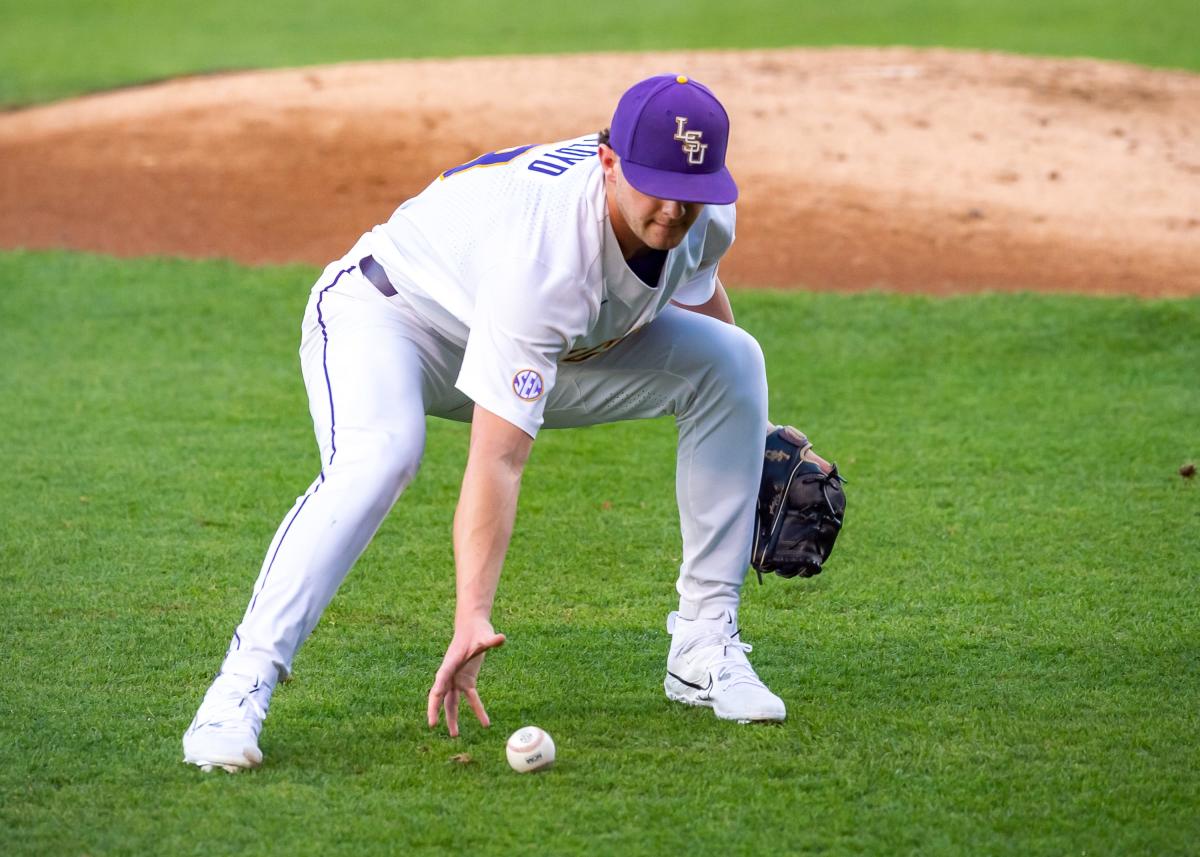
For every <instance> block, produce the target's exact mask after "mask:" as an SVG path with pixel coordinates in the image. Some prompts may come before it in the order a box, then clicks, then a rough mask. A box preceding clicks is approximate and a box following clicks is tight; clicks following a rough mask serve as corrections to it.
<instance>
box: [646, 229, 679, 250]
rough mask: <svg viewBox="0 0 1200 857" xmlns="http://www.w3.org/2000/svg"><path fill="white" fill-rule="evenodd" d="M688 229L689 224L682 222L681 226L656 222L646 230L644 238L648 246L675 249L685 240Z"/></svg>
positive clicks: (658, 248)
mask: <svg viewBox="0 0 1200 857" xmlns="http://www.w3.org/2000/svg"><path fill="white" fill-rule="evenodd" d="M687 231H688V228H687V226H685V225H682V224H680V225H679V226H661V225H659V224H655V225H654V226H653V227H651V228H650V229H648V230H647V231H646V235H645V238H644V239H643V240H644V241H645V242H646V246H647V247H649V248H651V249H652V250H674V249H675V248H676V247H678V246H679V245H680V244H681V243H682V242H683V239H684V237H685V236H686V235H687Z"/></svg>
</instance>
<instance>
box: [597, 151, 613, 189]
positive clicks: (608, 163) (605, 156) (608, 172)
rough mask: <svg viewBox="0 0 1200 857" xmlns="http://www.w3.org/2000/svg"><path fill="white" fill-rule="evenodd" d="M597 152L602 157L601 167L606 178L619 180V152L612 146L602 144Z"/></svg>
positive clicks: (606, 179)
mask: <svg viewBox="0 0 1200 857" xmlns="http://www.w3.org/2000/svg"><path fill="white" fill-rule="evenodd" d="M597 154H598V155H599V157H600V167H601V169H603V170H604V180H605V181H610V182H615V181H616V180H617V153H616V152H614V151H613V150H612V148H611V147H609V146H606V145H604V144H603V143H601V144H600V146H599V149H598V152H597Z"/></svg>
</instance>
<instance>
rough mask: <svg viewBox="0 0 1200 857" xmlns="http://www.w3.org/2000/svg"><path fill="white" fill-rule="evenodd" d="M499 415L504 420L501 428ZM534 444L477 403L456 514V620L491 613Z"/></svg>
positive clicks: (457, 621) (461, 620)
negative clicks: (497, 423)
mask: <svg viewBox="0 0 1200 857" xmlns="http://www.w3.org/2000/svg"><path fill="white" fill-rule="evenodd" d="M494 421H499V422H501V423H503V427H501V428H500V429H499V431H497V428H496V425H495V422H494ZM508 429H512V431H511V432H510V431H508ZM513 432H517V434H515V435H514V434H513ZM531 444H532V440H531V439H530V438H529V436H528V435H525V434H524V433H522V432H519V430H517V429H515V427H513V426H511V425H510V424H508V423H504V422H503V421H502V420H500V418H499V417H496V416H495V415H493V414H490V413H488V412H487V411H483V410H482V409H480V408H477V409H476V414H475V425H474V426H473V428H472V431H471V450H470V454H469V455H468V458H467V467H466V471H465V473H464V474H463V485H462V492H461V494H460V495H459V500H458V508H457V510H456V511H455V514H454V559H455V568H456V591H457V603H456V609H455V623H456V624H459V623H461V622H464V621H468V620H470V619H474V618H480V617H481V618H484V619H487V618H489V617H490V616H491V612H492V603H493V601H494V600H495V597H496V588H497V586H498V585H499V582H500V572H501V569H502V568H503V566H504V557H505V554H507V553H508V544H509V540H510V539H511V537H512V530H513V523H514V521H515V520H516V516H517V497H518V495H519V494H520V489H521V474H522V473H523V472H524V469H525V461H526V460H527V458H528V456H529V450H530V447H531Z"/></svg>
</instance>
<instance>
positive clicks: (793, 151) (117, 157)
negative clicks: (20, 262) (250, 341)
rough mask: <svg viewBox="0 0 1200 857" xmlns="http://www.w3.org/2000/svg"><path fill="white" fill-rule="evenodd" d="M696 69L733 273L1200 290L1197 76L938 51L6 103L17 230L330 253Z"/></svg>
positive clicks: (467, 62) (3, 222)
mask: <svg viewBox="0 0 1200 857" xmlns="http://www.w3.org/2000/svg"><path fill="white" fill-rule="evenodd" d="M675 71H679V72H684V73H687V74H690V75H692V76H694V77H695V78H697V79H699V80H701V81H703V82H705V83H707V84H708V85H709V86H711V87H712V88H713V89H714V90H716V92H717V93H718V94H719V95H720V96H721V97H722V99H723V100H724V101H725V103H726V105H727V107H728V108H729V112H730V114H731V116H732V120H733V140H732V143H731V148H730V155H729V163H730V167H731V169H732V170H733V173H734V175H735V176H736V177H737V179H738V182H739V184H740V186H741V190H742V196H741V200H740V201H739V208H738V211H739V223H738V227H739V228H738V242H737V244H736V245H735V247H734V249H733V251H732V253H731V255H730V258H729V259H728V261H727V263H726V264H725V265H724V266H723V268H722V270H723V272H724V278H725V279H726V280H727V281H729V282H731V283H734V284H741V285H794V284H800V285H806V286H809V287H815V288H836V289H858V288H870V287H883V288H895V289H914V290H921V291H935V292H951V291H965V290H974V289H984V288H992V289H1025V288H1033V289H1061V290H1072V291H1086V292H1107V293H1117V292H1134V293H1139V294H1146V295H1184V294H1200V75H1194V74H1189V73H1185V72H1171V71H1155V70H1149V69H1144V68H1139V67H1136V66H1131V65H1124V64H1118V63H1104V62H1093V61H1087V60H1039V59H1029V58H1023V57H1015V56H1007V55H1001V54H980V53H965V52H952V51H940V50H933V51H927V50H909V49H888V50H782V51H754V52H718V53H669V54H604V55H572V56H539V57H525V58H508V59H462V60H449V61H432V60H423V61H404V62H387V63H356V64H350V65H340V66H332V67H321V68H310V69H297V70H283V71H270V72H255V73H247V74H231V75H222V76H215V77H203V78H191V79H185V80H178V81H172V82H168V83H163V84H159V85H154V86H146V87H140V88H135V89H129V90H124V91H119V92H113V93H106V94H102V95H97V96H92V97H88V98H81V99H76V100H73V101H69V102H64V103H60V104H54V105H50V106H48V107H39V108H35V109H30V110H23V111H17V112H11V113H8V114H3V115H0V246H5V247H17V246H24V247H77V248H83V249H89V250H99V251H105V252H110V253H116V254H122V255H134V254H148V253H154V254H182V255H187V256H230V257H233V258H235V259H240V260H243V261H246V262H282V261H305V262H311V263H315V264H324V263H325V262H327V261H329V260H331V259H334V258H336V257H338V256H340V255H341V254H342V253H343V252H344V251H345V250H346V249H347V248H348V247H349V246H350V244H351V243H352V242H353V241H354V240H355V238H356V237H357V236H358V235H359V234H360V233H361V232H363V231H365V230H366V229H368V228H369V227H371V226H372V225H373V224H375V223H377V222H379V221H381V220H384V219H386V218H387V217H388V215H389V214H390V212H391V211H392V209H393V208H394V207H395V206H396V205H397V204H399V203H400V202H401V201H402V200H403V199H404V198H405V197H407V196H410V195H412V194H414V193H416V192H418V191H419V190H420V189H421V188H422V187H424V185H425V184H426V183H428V182H429V180H430V179H431V178H432V177H434V176H435V175H437V174H438V173H439V172H440V171H442V170H444V169H446V168H447V167H450V166H453V165H455V164H457V163H461V162H463V161H466V160H469V159H471V158H472V157H474V156H475V155H477V154H480V153H481V152H485V151H488V150H491V149H496V148H502V147H506V146H512V145H517V144H520V143H525V142H539V141H549V140H554V139H559V138H562V137H567V136H572V135H575V134H581V133H586V132H588V131H592V130H595V129H597V128H599V127H602V126H603V125H605V124H607V122H608V119H609V117H610V115H611V112H612V108H613V106H614V105H615V103H616V100H617V98H618V96H619V95H620V93H621V92H622V91H623V89H624V88H625V87H626V86H627V85H628V84H630V83H631V82H633V81H635V80H637V79H639V78H641V77H644V76H648V75H650V74H657V73H662V72H675Z"/></svg>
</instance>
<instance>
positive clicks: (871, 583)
mask: <svg viewBox="0 0 1200 857" xmlns="http://www.w3.org/2000/svg"><path fill="white" fill-rule="evenodd" d="M828 44H913V45H948V46H956V47H973V48H985V49H1000V50H1012V51H1025V52H1031V53H1043V54H1053V55H1065V56H1076V55H1083V56H1097V57H1107V58H1113V59H1125V60H1132V61H1137V62H1142V63H1147V64H1151V65H1158V66H1171V67H1182V68H1190V69H1200V49H1197V45H1200V15H1197V14H1196V10H1195V4H1194V2H1192V0H1154V2H1151V3H1145V4H1135V3H1133V2H1130V0H1121V2H1116V1H1115V0H1112V1H1111V2H1103V3H1085V2H1081V0H1071V2H1067V3H1055V4H1046V3H1032V2H1020V3H1017V2H1011V0H976V2H967V0H906V2H902V0H880V2H872V3H867V2H862V0H855V1H854V2H849V3H843V4H836V8H835V6H834V4H816V3H810V2H805V3H796V4H785V3H781V2H769V0H748V2H746V3H743V4H740V5H737V6H734V5H730V4H719V3H716V2H714V0H691V2H688V3H682V2H665V3H658V4H634V3H631V2H628V0H620V2H612V3H608V4H587V5H585V4H575V5H573V6H568V5H564V4H550V3H545V2H531V3H526V4H522V5H520V6H514V7H503V8H502V7H499V6H497V5H494V4H486V3H482V2H475V3H469V4H441V5H438V4H423V5H416V4H411V5H410V4H398V3H394V2H393V3H383V2H379V0H348V2H345V3H342V4H339V6H338V7H337V14H336V15H334V14H332V13H331V12H330V11H329V8H328V7H327V6H326V5H324V4H317V3H311V2H304V3H292V4H283V3H280V2H278V0H270V2H263V3H257V4H235V3H231V2H229V0H213V2H209V3H207V4H204V5H203V6H196V5H195V4H183V3H179V2H164V3H149V2H145V0H121V2H111V3H105V4H95V3H84V2H80V0H69V2H68V0H51V2H38V3H34V2H32V0H9V2H5V3H3V4H0V105H14V104H24V103H29V102H33V101H39V100H46V99H51V98H57V97H62V96H65V95H68V94H73V93H79V92H86V91H93V90H96V89H100V88H104V87H110V86H117V85H123V84H128V83H132V82H137V81H144V80H148V79H155V78H160V77H164V76H170V75H174V74H179V73H185V72H195V71H205V70H214V69H225V68H237V67H268V66H273V65H304V64H313V63H320V62H329V61H336V60H347V59H377V58H393V57H403V56H432V55H454V54H494V53H517V52H525V51H573V50H617V49H624V48H628V49H650V48H654V49H658V48H664V49H665V48H676V47H753V46H781V45H828ZM362 226H363V228H366V227H367V226H368V224H362ZM315 273H316V272H315V271H314V270H312V269H310V268H305V267H285V268H261V269H246V268H241V267H238V266H234V265H231V264H226V263H220V262H185V261H175V260H137V261H117V260H111V259H104V258H99V257H93V256H88V255H82V254H72V253H24V252H12V251H10V252H4V253H0V317H2V318H3V320H4V329H3V339H2V341H3V346H2V349H3V350H2V352H0V353H2V354H3V357H4V359H3V361H2V362H0V394H2V399H0V400H2V401H3V406H2V409H0V414H2V415H3V419H2V420H0V442H2V443H3V449H4V450H5V451H6V453H7V461H6V464H7V468H6V469H7V473H6V477H7V478H6V479H4V480H3V481H2V482H0V508H3V510H4V511H3V513H2V514H0V587H2V591H3V596H2V597H0V854H3V855H80V854H88V855H125V854H128V855H145V854H193V853H194V854H203V855H222V854H234V853H253V854H354V855H362V854H376V853H378V854H390V853H418V854H421V853H425V854H445V853H449V852H458V853H463V854H502V855H503V854H549V855H558V854H568V853H581V854H605V855H607V854H621V855H626V854H630V855H638V854H646V855H658V854H663V853H695V854H717V855H732V854H738V855H741V854H747V855H759V854H767V853H771V854H796V853H808V852H811V853H821V854H837V855H841V854H871V855H885V854H886V855H890V854H920V855H930V854H933V855H938V854H944V855H960V854H972V855H975V854H1012V855H1022V857H1025V855H1043V854H1044V855H1062V854H1106V855H1131V854H1145V855H1156V857H1157V855H1166V854H1196V853H1198V850H1197V846H1196V844H1195V843H1196V842H1197V841H1200V748H1198V745H1197V742H1196V740H1195V736H1196V735H1197V734H1198V733H1200V595H1198V593H1197V588H1196V567H1197V563H1196V556H1197V553H1198V550H1200V536H1198V535H1197V525H1198V524H1200V479H1193V480H1190V481H1189V480H1185V479H1183V478H1181V477H1180V476H1179V475H1178V473H1177V470H1178V468H1179V466H1180V465H1181V464H1183V463H1185V462H1187V461H1197V460H1200V434H1198V432H1197V428H1196V427H1197V425H1200V388H1198V387H1197V383H1196V379H1197V368H1198V367H1200V300H1197V299H1193V300H1175V301H1138V300H1133V299H1094V298H1082V297H1049V296H1037V295H1032V294H1027V295H984V296H975V297H961V298H953V299H932V298H921V297H911V296H897V295H885V294H864V295H853V296H849V295H828V294H806V293H791V294H785V293H756V292H750V291H735V292H734V303H735V308H736V310H737V313H738V317H739V321H740V322H741V323H742V324H743V325H744V326H746V327H747V328H748V329H750V330H751V331H752V332H753V333H754V334H755V335H756V336H758V337H759V339H760V341H761V342H762V344H763V346H764V349H765V351H766V353H767V358H768V365H769V372H770V381H771V390H772V392H771V397H772V410H773V413H774V415H775V417H776V418H777V419H781V420H788V421H792V422H795V423H797V424H800V425H802V426H803V427H804V428H805V429H806V430H807V431H809V432H810V433H811V434H812V435H813V436H814V438H816V439H817V441H818V444H819V447H820V449H821V450H822V451H824V452H825V453H827V454H829V455H830V456H831V457H833V458H835V459H837V460H838V462H839V463H840V464H841V466H842V469H843V472H844V473H845V474H846V475H847V476H848V477H849V478H850V480H851V483H850V485H849V486H848V492H849V496H850V509H849V514H848V520H847V525H846V529H845V532H844V533H843V535H842V537H841V540H840V541H839V544H838V548H837V551H836V552H835V554H834V557H833V559H832V561H831V563H830V565H829V567H828V570H827V572H826V573H825V574H823V575H822V576H820V577H818V578H815V579H813V580H810V581H783V580H778V579H771V580H768V581H767V582H766V585H764V586H761V587H760V586H758V585H757V584H755V583H753V582H751V583H750V584H748V587H747V591H746V593H745V605H744V608H743V611H742V620H743V624H744V627H745V629H746V636H747V639H748V640H749V641H750V642H752V643H754V644H755V645H756V648H755V651H754V654H753V655H752V657H753V659H754V663H755V665H756V666H757V667H758V669H759V672H760V673H761V674H762V676H763V677H764V678H765V679H766V681H767V682H768V683H769V684H770V685H771V686H772V687H773V688H774V689H775V690H776V691H777V692H779V693H780V694H781V695H782V696H783V697H784V698H785V699H786V700H787V702H788V705H789V713H790V719H789V720H788V722H787V723H786V724H785V725H783V726H780V727H766V728H753V727H751V728H747V727H738V726H736V725H733V724H727V723H721V722H718V721H717V720H715V719H714V718H713V717H712V716H711V714H710V713H709V712H707V711H703V710H692V709H684V708H682V707H679V706H675V705H672V704H670V703H668V702H667V701H666V700H665V699H664V698H663V695H662V690H661V680H662V672H663V666H664V657H665V651H666V645H667V639H668V638H667V636H666V634H665V631H664V630H663V624H662V623H663V619H664V616H665V613H666V612H667V611H668V610H669V609H670V608H671V607H672V606H673V603H674V591H673V581H674V576H675V569H676V566H677V564H678V562H679V536H678V520H677V515H676V512H675V508H674V496H673V486H672V474H673V467H674V454H673V441H674V436H673V429H672V425H671V423H670V422H669V421H667V420H659V421H654V422H649V423H644V424H624V425H617V426H609V427H604V428H598V429H589V430H576V431H571V432H546V433H544V434H543V436H542V437H541V438H540V439H539V440H538V443H537V444H536V447H535V451H534V454H533V458H532V461H531V463H530V466H529V470H528V473H527V476H526V478H525V489H524V492H523V496H522V500H521V511H520V515H519V520H518V532H517V534H516V537H515V539H514V543H513V548H512V551H511V554H510V557H509V561H508V563H507V566H506V571H505V575H504V579H503V581H502V583H501V590H500V595H499V599H498V604H497V609H496V614H495V621H496V625H497V627H498V628H499V629H500V630H502V631H504V632H506V633H507V634H508V635H509V644H508V645H507V646H506V647H505V648H504V649H502V650H501V651H499V652H498V653H496V654H495V655H494V656H492V657H491V658H490V660H489V662H488V664H487V666H486V668H485V673H484V678H483V693H484V698H485V700H486V701H487V703H488V708H489V711H490V713H491V715H492V718H493V721H494V723H495V726H494V727H493V729H492V730H490V731H485V730H482V729H480V728H479V727H478V725H477V724H475V723H474V722H473V721H472V720H471V719H470V718H469V717H468V718H467V721H466V725H465V728H464V734H463V736H462V737H461V738H460V739H458V740H451V739H449V738H447V737H446V736H445V733H444V731H438V732H430V731H429V730H427V729H426V728H425V727H424V725H423V714H424V704H425V693H426V691H427V688H428V686H429V683H430V681H431V680H432V675H433V671H434V669H435V668H436V666H437V664H438V662H439V660H440V657H441V654H442V651H443V649H444V646H445V643H446V641H447V638H448V633H449V630H450V620H451V612H452V597H453V571H452V563H451V553H450V546H449V526H450V519H451V515H452V512H453V505H454V501H455V497H456V493H457V488H458V483H459V480H460V478H461V468H462V464H463V462H464V460H465V455H466V439H467V431H466V428H465V427H463V426H460V425H452V424H447V423H442V422H439V421H431V423H430V433H429V442H428V453H427V456H426V460H425V463H424V467H423V469H422V471H421V474H420V475H419V476H418V478H417V480H416V482H415V483H414V484H413V485H412V487H411V488H410V490H409V491H408V492H407V494H406V495H405V497H404V498H403V499H402V501H401V503H400V505H399V506H398V507H397V509H396V511H395V512H394V514H393V515H392V517H391V518H390V519H389V521H388V522H387V523H386V524H385V525H384V528H383V530H382V531H381V532H380V534H379V536H378V537H377V538H376V540H375V542H374V544H373V545H372V547H371V548H370V550H369V551H368V552H367V554H366V555H365V556H364V558H363V560H362V561H361V562H360V563H359V565H358V567H357V568H356V569H355V571H354V572H353V573H352V574H351V576H350V578H349V579H348V581H347V584H346V585H345V586H344V587H343V590H342V592H341V593H340V595H339V597H338V598H337V599H336V600H335V602H334V604H333V606H332V607H331V608H330V610H329V611H328V612H327V614H326V616H325V618H324V620H323V622H322V624H321V625H320V626H319V627H318V630H317V632H316V634H315V635H314V636H313V638H312V640H311V641H310V642H309V644H308V645H307V646H306V647H305V648H304V649H303V651H302V652H301V655H300V658H299V659H298V662H297V677H296V680H295V681H293V682H292V683H290V684H289V685H287V686H285V687H284V688H282V689H281V690H280V691H279V693H278V694H277V696H276V699H275V703H274V705H273V706H272V713H271V718H270V719H269V720H268V722H267V727H266V730H265V732H264V735H263V742H262V746H263V749H264V751H265V752H266V755H267V764H266V766H265V767H264V768H263V769H261V770H259V771H256V772H254V773H252V774H243V775H239V776H237V777H228V776H225V775H218V776H204V775H201V774H200V773H199V772H198V771H196V770H194V769H192V768H190V767H187V766H184V765H183V764H181V763H180V758H181V755H182V754H181V750H180V746H179V739H180V735H181V733H182V731H183V729H184V728H185V727H186V725H187V723H188V721H189V720H190V718H191V716H192V714H193V712H194V710H195V707H196V705H197V703H198V701H199V698H200V696H201V695H202V694H203V691H204V689H205V688H206V686H207V684H208V682H209V680H210V678H211V675H212V672H213V671H214V670H215V668H216V667H217V665H218V663H219V660H220V657H221V655H222V653H223V651H224V648H225V645H226V642H227V640H228V637H229V635H230V633H231V631H232V628H233V626H234V625H235V623H236V622H237V620H238V618H239V617H240V615H241V612H242V610H243V609H244V607H245V603H246V599H247V597H248V595H249V590H250V586H251V583H252V581H253V579H254V576H255V574H256V572H257V568H258V565H259V563H260V562H261V558H262V553H263V551H264V550H265V548H266V546H267V543H268V540H269V539H270V536H271V534H272V532H273V531H274V528H275V526H276V524H277V523H278V521H279V519H280V517H281V516H282V515H283V514H284V512H286V510H287V509H288V508H289V507H290V505H291V502H292V498H293V497H295V496H296V495H297V494H298V493H300V492H301V491H303V489H304V488H305V486H306V485H307V484H308V482H309V480H310V479H311V478H312V476H313V475H314V473H315V470H316V468H317V466H318V462H317V456H316V453H315V444H314V443H313V440H312V437H311V432H310V429H309V423H308V415H307V406H306V403H305V401H304V397H303V390H302V386H301V383H300V379H299V372H298V365H297V359H296V355H295V350H296V346H297V344H298V330H299V323H300V315H301V312H302V310H303V306H304V302H305V299H306V296H307V291H308V288H309V286H310V284H311V281H312V278H313V277H314V276H315ZM529 722H534V723H538V724H539V725H542V726H543V727H545V728H546V729H548V730H549V731H550V732H551V733H552V734H553V735H554V736H555V738H556V740H557V742H558V745H559V751H560V762H559V764H558V765H557V766H556V768H555V769H553V770H552V771H550V772H548V773H546V774H543V775H537V776H525V777H522V776H518V775H516V774H513V773H512V772H511V771H509V769H508V767H507V765H506V763H505V761H504V752H503V745H504V739H505V738H506V737H507V735H508V734H509V732H511V731H512V730H514V729H516V728H517V727H518V726H521V725H524V724H525V723H529ZM463 754H465V756H464V755H463Z"/></svg>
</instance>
